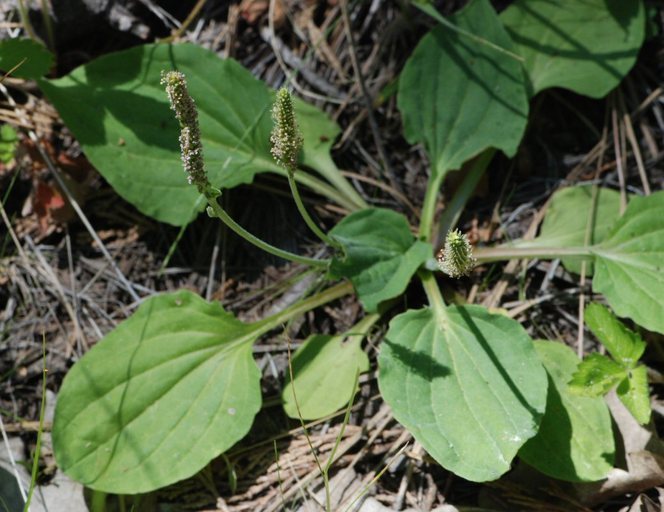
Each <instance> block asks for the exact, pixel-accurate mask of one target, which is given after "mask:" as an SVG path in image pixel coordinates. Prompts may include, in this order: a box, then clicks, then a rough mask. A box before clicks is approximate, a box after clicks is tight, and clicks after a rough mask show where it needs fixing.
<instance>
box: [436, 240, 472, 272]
mask: <svg viewBox="0 0 664 512" xmlns="http://www.w3.org/2000/svg"><path fill="white" fill-rule="evenodd" d="M475 263H476V260H475V258H473V248H472V247H471V245H470V242H469V241H468V237H467V236H466V235H464V234H463V233H461V231H459V230H458V229H455V230H453V231H450V232H449V233H447V237H445V247H444V248H443V249H441V250H440V252H439V253H438V267H439V268H440V270H442V271H443V272H445V273H446V274H447V275H448V276H450V277H454V278H456V279H458V278H460V277H463V276H467V275H468V274H470V272H471V271H472V270H473V268H474V267H475Z"/></svg>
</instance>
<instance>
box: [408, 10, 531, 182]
mask: <svg viewBox="0 0 664 512" xmlns="http://www.w3.org/2000/svg"><path fill="white" fill-rule="evenodd" d="M450 21H452V22H453V23H454V24H455V25H457V26H458V27H459V28H461V29H463V30H465V31H467V32H471V33H473V34H479V35H481V36H482V37H483V38H485V39H487V40H489V41H491V42H492V43H495V44H496V45H498V46H500V47H502V48H505V49H508V50H509V49H511V48H512V47H513V45H512V42H511V40H510V38H509V36H508V35H507V33H506V32H505V29H504V28H503V26H502V24H501V22H500V20H499V19H498V16H497V15H496V12H495V11H494V10H493V8H492V7H491V5H490V4H489V2H488V0H473V1H472V2H470V4H469V5H468V6H467V7H466V8H464V9H463V10H462V11H461V12H460V13H458V14H456V15H455V16H453V17H452V18H450ZM398 104H399V110H401V113H402V116H403V124H404V133H405V135H406V138H407V139H408V141H409V142H411V143H416V142H422V143H424V146H425V147H426V150H427V152H428V154H429V158H430V160H431V164H432V169H433V172H436V173H445V172H446V171H448V170H451V169H458V168H459V167H461V165H462V164H463V163H464V162H465V161H467V160H469V159H470V158H472V157H474V156H476V155H477V154H479V153H480V152H481V151H483V150H484V149H486V148H489V147H493V148H497V149H501V150H502V151H504V152H505V153H506V154H507V155H508V156H512V155H513V154H514V153H515V152H516V150H517V148H518V146H519V142H520V141H521V137H522V135H523V132H524V129H525V127H526V121H527V117H528V99H527V94H526V88H525V78H524V76H523V70H522V68H521V65H520V63H519V61H517V60H516V59H514V58H513V57H510V56H509V55H507V54H505V53H504V52H500V51H498V50H496V49H494V48H491V47H489V46H487V45H484V44H480V43H478V42H477V41H475V40H473V39H470V38H468V37H466V36H463V35H460V34H458V33H457V32H454V31H451V30H450V29H448V28H446V27H443V26H439V27H436V28H434V29H433V30H432V31H431V32H430V33H429V34H427V35H426V36H425V37H424V38H423V39H422V41H420V43H419V44H418V46H417V48H416V49H415V51H414V52H413V54H412V55H411V57H410V58H409V59H408V62H407V63H406V66H405V67H404V70H403V72H402V74H401V76H400V77H399V95H398Z"/></svg>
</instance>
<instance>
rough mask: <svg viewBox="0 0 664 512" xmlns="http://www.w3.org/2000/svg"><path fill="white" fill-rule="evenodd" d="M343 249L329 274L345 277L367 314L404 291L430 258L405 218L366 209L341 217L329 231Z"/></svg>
mask: <svg viewBox="0 0 664 512" xmlns="http://www.w3.org/2000/svg"><path fill="white" fill-rule="evenodd" d="M330 236H332V237H334V239H335V240H338V241H339V242H340V243H341V245H342V246H343V248H344V252H345V255H344V257H342V258H334V259H333V260H332V264H331V265H330V275H331V276H332V277H335V278H342V277H345V278H348V279H350V280H351V282H352V283H353V286H354V287H355V290H356V291H357V294H358V296H359V298H360V301H361V302H362V305H363V306H364V308H365V309H366V310H367V311H371V312H373V311H376V309H377V308H378V304H379V303H380V302H382V301H384V300H387V299H392V298H394V297H397V296H398V295H400V294H401V293H403V292H404V290H405V289H406V287H407V286H408V282H409V281H410V278H411V277H412V276H413V274H414V273H415V271H416V270H417V269H418V267H419V266H420V265H422V264H423V263H425V262H426V261H427V260H428V259H429V258H431V256H432V255H433V248H432V247H431V244H429V243H426V242H422V241H420V240H416V239H415V237H414V236H413V234H412V233H411V232H410V228H409V227H408V221H407V220H406V218H405V217H404V216H403V215H401V214H399V213H397V212H395V211H392V210H386V209H383V208H368V209H366V210H360V211H358V212H354V213H352V214H350V215H348V216H347V217H345V218H344V219H343V220H342V221H341V222H339V224H337V225H336V226H334V228H332V230H331V231H330Z"/></svg>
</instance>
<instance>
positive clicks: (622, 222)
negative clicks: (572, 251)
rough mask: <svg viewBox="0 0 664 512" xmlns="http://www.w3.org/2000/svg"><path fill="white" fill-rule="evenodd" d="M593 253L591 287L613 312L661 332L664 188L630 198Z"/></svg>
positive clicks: (663, 310) (663, 311)
mask: <svg viewBox="0 0 664 512" xmlns="http://www.w3.org/2000/svg"><path fill="white" fill-rule="evenodd" d="M593 252H594V254H595V256H596V260H595V276H594V278H593V290H594V291H595V292H596V293H602V294H604V296H605V297H606V300H607V301H608V303H609V305H610V306H611V308H612V309H613V311H614V312H615V313H616V315H618V316H626V317H629V318H631V319H632V320H634V321H635V322H636V323H637V324H639V325H641V326H643V327H645V328H646V329H649V330H651V331H657V332H660V333H664V293H662V290H664V192H656V193H654V194H652V195H650V196H647V197H635V198H634V199H632V200H631V201H630V203H629V205H628V206H627V210H626V211H625V214H624V215H623V216H622V217H621V218H620V219H619V220H618V221H617V222H616V223H615V224H614V226H613V229H612V230H611V232H610V233H609V235H608V236H607V237H606V239H605V240H604V241H603V242H602V243H601V244H600V245H599V246H597V247H595V248H593Z"/></svg>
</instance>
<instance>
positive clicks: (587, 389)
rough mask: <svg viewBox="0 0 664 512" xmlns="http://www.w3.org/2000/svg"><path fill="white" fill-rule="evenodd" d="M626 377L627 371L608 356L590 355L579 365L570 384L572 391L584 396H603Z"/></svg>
mask: <svg viewBox="0 0 664 512" xmlns="http://www.w3.org/2000/svg"><path fill="white" fill-rule="evenodd" d="M625 375H626V371H625V369H624V368H623V367H622V366H620V365H619V364H618V363H616V362H615V361H613V360H611V359H609V358H608V357H607V356H603V355H602V354H590V355H589V356H588V357H586V358H585V359H584V360H583V361H581V363H579V367H578V368H577V369H576V372H575V373H574V375H573V376H572V379H571V380H570V382H569V386H570V391H572V392H573V393H576V394H578V395H582V396H591V397H592V396H602V395H605V394H606V393H608V392H609V391H611V389H612V388H613V387H614V386H615V385H616V384H618V383H619V382H620V381H621V380H622V379H623V377H625Z"/></svg>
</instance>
